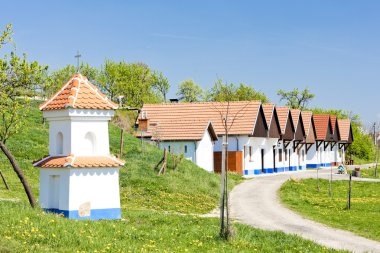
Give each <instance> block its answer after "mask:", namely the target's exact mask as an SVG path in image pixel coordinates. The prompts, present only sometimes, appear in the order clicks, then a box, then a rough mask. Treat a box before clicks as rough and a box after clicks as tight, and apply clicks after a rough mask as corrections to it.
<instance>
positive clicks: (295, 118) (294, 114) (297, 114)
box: [290, 109, 301, 130]
mask: <svg viewBox="0 0 380 253" xmlns="http://www.w3.org/2000/svg"><path fill="white" fill-rule="evenodd" d="M290 113H291V115H292V120H293V124H294V128H295V130H297V126H298V121H299V120H300V113H301V110H298V109H291V110H290Z"/></svg>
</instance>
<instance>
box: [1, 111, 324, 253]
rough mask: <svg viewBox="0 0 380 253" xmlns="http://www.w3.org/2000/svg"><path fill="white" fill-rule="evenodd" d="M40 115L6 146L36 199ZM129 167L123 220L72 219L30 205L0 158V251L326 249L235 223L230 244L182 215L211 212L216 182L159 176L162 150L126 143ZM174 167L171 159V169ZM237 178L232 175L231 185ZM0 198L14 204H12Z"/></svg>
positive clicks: (43, 140)
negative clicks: (156, 167) (0, 175)
mask: <svg viewBox="0 0 380 253" xmlns="http://www.w3.org/2000/svg"><path fill="white" fill-rule="evenodd" d="M41 121H42V116H41V113H40V112H38V111H37V110H33V111H32V112H31V115H30V117H28V124H27V126H25V127H24V129H23V130H22V131H21V132H20V133H19V134H17V135H16V136H14V137H13V138H12V139H11V140H10V141H9V142H8V143H7V145H8V147H9V149H10V150H11V151H12V153H13V154H14V155H15V156H16V158H17V160H18V162H19V163H20V165H21V167H22V168H23V169H24V173H25V175H26V176H27V178H28V180H29V182H30V184H31V186H32V188H33V191H34V193H35V194H36V196H38V184H39V179H38V175H39V172H38V169H36V168H33V167H32V166H31V164H32V161H33V160H36V159H39V158H41V157H42V156H44V155H46V154H47V153H48V148H47V147H48V128H47V125H45V126H43V125H42V124H41ZM118 136H119V131H118V129H117V128H116V127H114V126H112V125H111V127H110V144H111V151H112V152H113V153H116V152H117V146H118ZM124 153H125V156H124V157H123V159H125V160H126V166H125V167H124V168H122V170H121V177H120V181H121V204H122V208H123V215H122V216H123V220H121V221H97V222H90V221H73V220H67V219H64V218H61V217H59V216H56V215H53V214H45V213H44V212H42V211H41V210H40V209H37V210H32V209H30V208H29V207H28V204H27V199H26V197H25V194H24V192H23V190H22V186H21V184H20V183H19V181H18V179H17V177H16V176H15V174H14V172H13V171H12V169H11V167H10V166H9V163H8V161H7V160H6V158H5V157H4V156H3V155H2V154H0V169H1V170H2V171H3V173H4V175H5V177H6V178H7V180H8V183H9V185H10V187H11V191H7V190H5V187H4V185H3V184H2V182H0V217H2V218H1V219H0V228H1V229H0V252H25V251H27V250H31V251H39V252H40V251H46V252H51V251H60V252H67V251H69V252H71V251H74V250H80V251H91V252H93V251H95V250H97V251H99V252H105V251H112V252H115V251H124V252H125V251H131V252H134V251H142V252H148V251H153V250H158V251H165V250H168V251H178V252H181V251H183V252H184V251H187V250H189V251H193V252H194V251H197V252H204V251H208V252H209V251H211V252H230V251H233V250H234V251H241V252H244V251H247V252H252V251H259V252H273V251H282V252H284V251H285V252H321V251H326V252H330V250H328V249H325V248H324V247H321V246H318V245H316V244H315V243H312V242H310V241H307V240H303V239H301V238H299V237H297V236H290V235H285V234H283V233H280V232H266V231H262V230H256V229H252V228H250V227H247V226H244V225H240V224H235V225H234V228H235V233H236V236H235V237H234V239H233V240H231V241H229V242H224V241H220V240H219V239H218V238H217V237H216V235H217V231H218V220H217V219H213V218H199V217H196V216H193V215H190V216H189V215H187V216H183V215H175V214H170V213H171V212H180V213H206V212H209V211H210V210H212V209H213V208H215V207H216V205H217V202H218V193H219V187H218V185H219V180H220V177H219V176H218V175H215V174H210V173H207V172H205V171H203V170H202V169H200V168H198V167H197V166H195V165H194V164H192V163H191V162H188V161H184V162H183V163H181V164H180V165H179V167H178V169H177V170H176V171H172V170H169V171H168V173H167V174H166V175H164V176H157V175H156V172H154V171H153V170H152V168H153V167H154V165H155V164H156V162H157V161H158V160H160V158H161V156H162V151H160V150H158V149H156V148H154V147H153V146H150V145H147V144H145V145H144V147H141V143H140V142H139V141H138V140H137V139H135V138H133V137H132V136H129V135H128V136H127V137H126V146H125V150H124ZM170 163H171V161H169V166H170ZM240 180H242V179H241V178H240V177H239V176H237V175H231V179H230V183H231V185H230V187H232V186H233V185H234V184H236V183H238V182H239V181H240ZM1 199H13V200H16V202H11V201H7V200H1Z"/></svg>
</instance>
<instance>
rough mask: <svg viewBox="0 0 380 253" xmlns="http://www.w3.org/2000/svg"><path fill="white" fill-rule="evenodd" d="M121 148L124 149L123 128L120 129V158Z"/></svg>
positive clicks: (121, 155)
mask: <svg viewBox="0 0 380 253" xmlns="http://www.w3.org/2000/svg"><path fill="white" fill-rule="evenodd" d="M123 149H124V128H121V129H120V152H119V158H120V159H122V157H123Z"/></svg>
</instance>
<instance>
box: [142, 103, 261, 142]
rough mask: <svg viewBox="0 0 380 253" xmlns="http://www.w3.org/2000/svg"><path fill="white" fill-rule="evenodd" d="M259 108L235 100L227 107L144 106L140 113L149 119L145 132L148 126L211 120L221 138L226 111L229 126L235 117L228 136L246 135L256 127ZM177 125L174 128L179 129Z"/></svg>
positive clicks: (185, 104) (211, 105)
mask: <svg viewBox="0 0 380 253" xmlns="http://www.w3.org/2000/svg"><path fill="white" fill-rule="evenodd" d="M260 106H261V102H259V101H236V102H230V103H229V106H228V103H227V102H201V103H166V104H145V105H144V106H143V108H142V109H141V113H145V114H146V115H147V118H148V119H149V126H148V131H150V129H149V127H150V126H151V125H152V124H166V122H170V123H173V124H177V123H175V122H186V121H187V122H192V121H200V122H203V123H202V124H206V122H209V121H211V122H212V126H213V128H214V130H215V132H216V134H217V135H222V134H223V133H224V127H223V122H222V117H223V116H224V115H225V114H226V112H227V108H228V114H229V120H228V124H229V125H231V123H232V119H233V118H234V117H235V121H234V123H233V125H232V127H231V128H230V130H229V134H232V135H250V134H252V133H253V130H254V127H255V125H256V119H257V116H258V112H259V109H260ZM178 124H179V123H178ZM178 124H177V127H178V128H181V127H182V126H183V125H182V126H180V125H178ZM170 129H173V128H170ZM177 133H178V132H177Z"/></svg>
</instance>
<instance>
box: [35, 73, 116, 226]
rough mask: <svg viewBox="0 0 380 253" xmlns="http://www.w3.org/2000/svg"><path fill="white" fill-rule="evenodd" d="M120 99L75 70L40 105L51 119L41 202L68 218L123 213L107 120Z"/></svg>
mask: <svg viewBox="0 0 380 253" xmlns="http://www.w3.org/2000/svg"><path fill="white" fill-rule="evenodd" d="M114 109H117V105H116V104H114V103H113V102H111V101H110V100H108V99H107V97H106V96H105V95H104V94H102V93H101V92H100V91H99V90H98V89H97V88H96V87H95V86H94V85H92V84H91V83H90V82H89V81H88V80H87V78H86V77H84V76H82V75H80V74H76V75H74V76H73V77H72V78H71V79H70V80H69V81H68V82H67V83H66V84H65V85H64V86H63V87H62V88H61V89H60V90H59V91H58V92H57V93H56V94H54V95H53V96H52V97H51V98H50V99H49V100H47V101H46V102H45V103H44V104H42V105H41V106H40V110H41V111H43V116H44V118H46V119H47V121H48V122H49V156H48V157H46V158H43V159H41V160H40V161H38V162H35V163H34V166H36V167H39V168H40V199H39V202H40V205H41V207H42V208H43V209H45V210H47V211H51V212H55V213H62V214H63V215H64V216H65V217H67V218H70V219H94V220H97V219H120V218H121V212H120V194H119V169H120V167H121V166H122V165H124V163H123V162H122V161H121V160H119V159H117V158H115V157H113V156H111V155H110V152H109V138H108V122H109V120H110V119H111V117H112V116H113V114H114V111H113V110H114Z"/></svg>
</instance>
